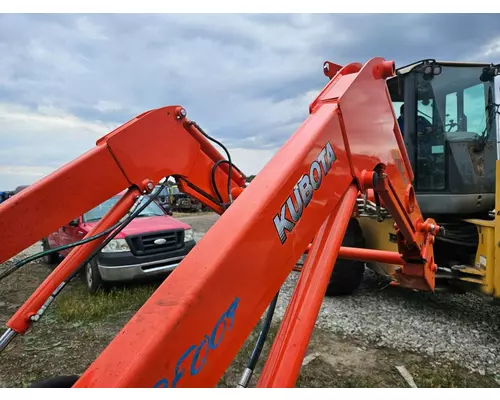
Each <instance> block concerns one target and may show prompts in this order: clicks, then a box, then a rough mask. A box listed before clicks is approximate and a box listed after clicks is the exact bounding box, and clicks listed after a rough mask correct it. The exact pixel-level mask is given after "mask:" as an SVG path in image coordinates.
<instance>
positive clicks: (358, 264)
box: [326, 218, 365, 296]
mask: <svg viewBox="0 0 500 400" xmlns="http://www.w3.org/2000/svg"><path fill="white" fill-rule="evenodd" d="M342 246H346V247H358V248H360V247H361V248H363V247H365V241H364V238H363V231H362V230H361V227H360V225H359V222H358V220H357V219H355V218H351V220H350V221H349V225H348V227H347V230H346V233H345V236H344V240H343V242H342ZM364 272H365V263H364V262H363V261H354V260H343V259H340V258H339V259H337V262H336V263H335V267H334V268H333V272H332V276H331V277H330V282H329V283H328V287H327V289H326V295H327V296H339V295H348V294H352V293H353V292H354V291H355V290H356V289H357V288H358V287H359V285H360V284H361V281H362V280H363V274H364Z"/></svg>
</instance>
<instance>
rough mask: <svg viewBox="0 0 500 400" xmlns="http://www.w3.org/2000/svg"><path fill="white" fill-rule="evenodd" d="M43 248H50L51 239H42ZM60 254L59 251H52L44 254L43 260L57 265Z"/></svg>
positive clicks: (45, 249) (44, 249)
mask: <svg viewBox="0 0 500 400" xmlns="http://www.w3.org/2000/svg"><path fill="white" fill-rule="evenodd" d="M42 249H43V251H47V250H50V245H49V241H48V240H47V238H43V239H42ZM59 259H60V258H59V254H58V253H51V254H48V255H46V256H43V257H42V260H43V262H44V263H45V264H48V265H55V264H57V263H58V262H59Z"/></svg>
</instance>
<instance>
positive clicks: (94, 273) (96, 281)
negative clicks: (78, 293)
mask: <svg viewBox="0 0 500 400" xmlns="http://www.w3.org/2000/svg"><path fill="white" fill-rule="evenodd" d="M82 272H83V273H82V277H83V280H84V281H85V284H86V285H87V290H88V291H89V293H90V294H95V293H97V292H98V291H99V289H104V288H105V284H104V281H103V280H102V278H101V274H100V273H99V267H98V266H97V263H96V262H95V260H91V261H90V262H88V263H87V264H86V265H85V267H84V270H83V271H82Z"/></svg>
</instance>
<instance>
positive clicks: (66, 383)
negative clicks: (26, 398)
mask: <svg viewBox="0 0 500 400" xmlns="http://www.w3.org/2000/svg"><path fill="white" fill-rule="evenodd" d="M79 378H80V377H79V376H78V375H68V376H56V377H55V378H50V379H46V380H44V381H40V382H35V383H33V384H31V385H30V386H28V387H29V388H63V389H68V388H71V387H73V385H74V384H75V383H76V381H77V380H78V379H79Z"/></svg>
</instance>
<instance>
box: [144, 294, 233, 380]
mask: <svg viewBox="0 0 500 400" xmlns="http://www.w3.org/2000/svg"><path fill="white" fill-rule="evenodd" d="M239 302H240V299H239V298H238V297H236V298H235V299H234V301H233V302H232V303H231V305H230V306H229V308H228V309H227V310H226V311H225V312H224V313H223V314H222V315H221V317H220V318H219V320H218V321H217V323H216V324H215V326H214V328H213V330H212V332H211V335H210V336H208V335H207V334H205V335H204V338H203V340H202V341H201V343H200V344H199V345H194V344H193V345H191V346H189V348H188V349H187V350H186V351H185V352H184V353H183V354H182V356H181V357H180V358H179V360H178V361H177V363H176V366H175V376H174V379H173V380H172V387H173V388H175V387H176V386H177V383H178V382H179V380H180V379H181V378H182V377H183V376H184V373H185V371H186V370H185V369H184V368H182V367H181V364H182V362H183V361H184V360H185V359H186V358H187V357H188V356H189V355H190V354H191V352H193V350H195V352H194V355H193V359H192V362H191V368H190V371H189V372H190V375H191V376H195V375H196V374H198V373H199V372H200V371H201V370H202V369H203V367H204V366H205V364H206V362H207V359H208V356H209V355H210V352H211V351H214V350H216V349H217V347H219V345H220V344H221V343H222V340H223V339H224V333H225V332H226V330H227V328H228V324H227V322H226V320H228V321H229V330H231V329H232V328H233V325H234V321H235V312H236V309H237V308H238V304H239ZM219 332H220V336H219V338H218V340H217V342H216V341H215V339H216V336H217V334H218V333H219ZM204 347H205V351H204V353H203V358H202V359H201V362H200V364H199V366H198V367H197V366H196V365H197V364H198V358H199V357H200V353H202V350H203V348H204ZM153 387H155V388H168V387H169V385H168V379H167V378H162V379H160V380H159V381H158V382H156V383H155V385H154V386H153Z"/></svg>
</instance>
